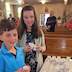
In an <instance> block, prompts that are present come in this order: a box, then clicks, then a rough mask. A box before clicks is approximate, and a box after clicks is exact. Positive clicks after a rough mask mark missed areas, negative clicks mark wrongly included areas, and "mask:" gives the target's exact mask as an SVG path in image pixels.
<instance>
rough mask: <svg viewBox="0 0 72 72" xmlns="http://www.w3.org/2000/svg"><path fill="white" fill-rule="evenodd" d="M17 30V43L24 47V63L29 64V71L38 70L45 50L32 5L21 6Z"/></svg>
mask: <svg viewBox="0 0 72 72" xmlns="http://www.w3.org/2000/svg"><path fill="white" fill-rule="evenodd" d="M18 32H19V42H18V45H19V46H21V47H24V51H25V53H26V57H25V59H26V64H29V65H30V67H31V72H39V70H40V69H41V67H42V64H43V57H42V52H44V51H45V50H46V46H45V39H44V34H43V31H42V30H41V29H40V28H39V26H38V23H37V18H36V13H35V9H34V7H33V6H31V5H27V6H24V7H23V8H22V11H21V24H20V26H19V28H18Z"/></svg>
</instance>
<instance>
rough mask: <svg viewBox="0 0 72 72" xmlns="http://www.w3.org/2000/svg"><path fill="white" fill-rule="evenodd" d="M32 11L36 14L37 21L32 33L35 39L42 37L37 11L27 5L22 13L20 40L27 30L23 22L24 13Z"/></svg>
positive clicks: (19, 31) (19, 29)
mask: <svg viewBox="0 0 72 72" xmlns="http://www.w3.org/2000/svg"><path fill="white" fill-rule="evenodd" d="M31 10H32V11H33V13H34V19H35V22H34V24H33V25H32V30H31V33H32V35H33V38H38V36H39V35H40V31H39V28H38V27H39V26H38V23H37V18H36V13H35V9H34V8H33V7H32V6H31V5H27V6H25V7H23V9H22V11H21V24H20V26H19V28H18V33H19V39H21V38H22V35H23V33H24V31H26V30H27V27H26V24H25V23H24V20H23V12H24V11H31Z"/></svg>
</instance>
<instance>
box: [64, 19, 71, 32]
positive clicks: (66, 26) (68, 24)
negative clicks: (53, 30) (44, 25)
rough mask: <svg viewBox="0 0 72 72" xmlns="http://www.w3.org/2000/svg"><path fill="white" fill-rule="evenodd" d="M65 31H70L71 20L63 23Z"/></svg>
mask: <svg viewBox="0 0 72 72" xmlns="http://www.w3.org/2000/svg"><path fill="white" fill-rule="evenodd" d="M65 29H67V30H68V31H72V19H70V20H69V21H68V22H66V23H65Z"/></svg>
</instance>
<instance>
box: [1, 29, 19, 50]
mask: <svg viewBox="0 0 72 72" xmlns="http://www.w3.org/2000/svg"><path fill="white" fill-rule="evenodd" d="M2 41H3V42H4V43H5V45H6V47H7V48H8V49H9V48H12V47H14V44H15V42H17V41H18V34H17V30H16V29H13V30H11V31H6V32H3V34H2Z"/></svg>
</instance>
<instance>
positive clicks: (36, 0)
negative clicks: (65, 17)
mask: <svg viewBox="0 0 72 72" xmlns="http://www.w3.org/2000/svg"><path fill="white" fill-rule="evenodd" d="M0 1H3V0H0ZM4 1H5V2H6V1H7V2H10V3H11V4H18V2H17V0H4ZM20 1H21V0H20ZM43 1H44V0H43ZM23 2H24V4H40V3H41V2H40V0H23ZM23 2H22V3H23ZM46 3H64V0H46ZM68 3H72V0H68Z"/></svg>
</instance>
